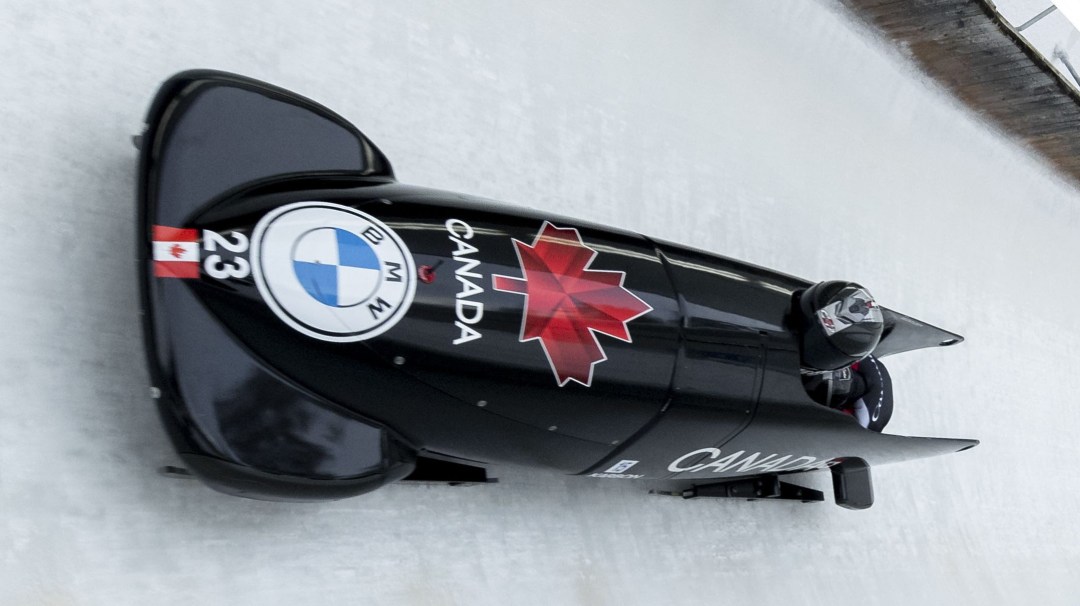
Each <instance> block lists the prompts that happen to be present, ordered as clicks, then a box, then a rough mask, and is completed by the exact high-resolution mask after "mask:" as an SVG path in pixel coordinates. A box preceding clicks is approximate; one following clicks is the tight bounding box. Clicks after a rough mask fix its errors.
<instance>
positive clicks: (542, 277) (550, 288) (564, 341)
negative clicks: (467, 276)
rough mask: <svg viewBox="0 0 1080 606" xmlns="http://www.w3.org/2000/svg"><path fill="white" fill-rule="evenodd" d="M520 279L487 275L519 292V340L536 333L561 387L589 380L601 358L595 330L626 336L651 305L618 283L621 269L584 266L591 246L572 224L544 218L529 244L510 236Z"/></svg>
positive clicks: (497, 286) (589, 261)
mask: <svg viewBox="0 0 1080 606" xmlns="http://www.w3.org/2000/svg"><path fill="white" fill-rule="evenodd" d="M514 245H515V247H516V249H517V255H518V261H519V262H520V263H521V271H522V273H523V274H524V279H522V278H514V277H511V276H492V277H491V282H492V287H493V288H494V289H495V290H499V291H503V292H512V293H517V294H521V295H525V310H524V313H523V314H522V321H521V337H520V338H519V341H521V342H522V343H524V342H526V341H531V340H533V339H538V340H539V341H540V345H541V346H542V347H543V348H544V354H545V355H546V356H547V359H548V362H549V363H550V364H551V370H552V372H554V373H555V380H556V381H557V382H558V383H559V386H560V387H562V386H564V385H566V384H567V383H568V382H569V381H577V382H578V383H581V384H582V385H584V386H586V387H588V386H589V385H591V384H592V374H593V367H594V366H595V365H596V364H597V363H598V362H603V361H604V360H606V359H607V355H606V354H605V353H604V348H603V347H601V346H600V343H599V342H598V341H597V340H596V333H603V334H605V335H608V336H609V337H615V338H616V339H619V340H620V341H625V342H627V343H630V342H631V339H630V331H629V330H628V329H627V327H626V323H627V322H629V321H630V320H633V319H634V318H637V317H640V316H643V315H645V314H646V313H648V312H650V311H652V307H651V306H649V304H647V303H645V302H644V301H642V300H641V299H639V298H638V297H637V296H636V295H634V294H633V293H631V292H630V291H629V290H627V289H626V288H624V287H623V285H622V284H623V280H624V279H625V278H626V272H624V271H610V270H600V269H589V265H590V264H592V261H593V259H594V258H595V257H596V254H597V253H596V251H595V250H593V249H591V248H589V247H588V246H586V245H585V243H584V242H582V241H581V235H580V234H578V231H577V230H576V229H574V228H568V227H555V226H554V225H552V224H551V223H548V222H547V221H545V222H544V225H543V227H541V228H540V233H539V234H537V235H536V239H535V240H533V243H532V244H531V245H529V244H525V243H524V242H521V241H520V240H514Z"/></svg>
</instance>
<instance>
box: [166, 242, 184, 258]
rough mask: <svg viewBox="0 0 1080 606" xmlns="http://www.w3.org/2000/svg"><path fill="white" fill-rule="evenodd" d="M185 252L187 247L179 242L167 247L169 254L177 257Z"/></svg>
mask: <svg viewBox="0 0 1080 606" xmlns="http://www.w3.org/2000/svg"><path fill="white" fill-rule="evenodd" d="M185 252H187V249H186V248H184V247H183V246H180V245H179V244H173V245H172V247H171V248H169V254H170V255H172V256H174V257H176V258H177V259H179V258H180V257H183V256H184V253H185Z"/></svg>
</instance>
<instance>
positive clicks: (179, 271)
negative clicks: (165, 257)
mask: <svg viewBox="0 0 1080 606" xmlns="http://www.w3.org/2000/svg"><path fill="white" fill-rule="evenodd" d="M154 277H157V278H187V279H193V278H198V277H199V264H198V263H188V262H185V261H176V262H173V261H154Z"/></svg>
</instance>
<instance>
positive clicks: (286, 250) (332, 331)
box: [251, 202, 416, 342]
mask: <svg viewBox="0 0 1080 606" xmlns="http://www.w3.org/2000/svg"><path fill="white" fill-rule="evenodd" d="M251 265H252V270H253V272H252V273H253V274H254V276H255V284H256V286H257V287H258V289H259V294H261V295H262V297H263V300H265V301H266V304H267V305H269V306H270V309H272V310H273V311H274V313H275V314H277V316H278V317H279V318H281V320H282V321H284V322H285V323H286V324H288V325H289V326H291V327H293V328H295V329H296V330H298V331H300V332H301V333H303V334H305V335H308V336H310V337H315V338H316V339H322V340H324V341H339V342H345V341H362V340H364V339H370V338H372V337H375V336H378V335H380V334H382V333H383V332H386V331H387V330H389V329H390V328H391V327H393V326H394V325H395V324H397V322H398V320H400V319H401V318H402V316H404V315H405V312H406V311H408V309H409V305H410V304H411V303H412V300H413V295H414V294H415V292H416V278H415V276H416V268H415V265H414V263H413V258H412V254H410V253H409V249H408V248H407V247H406V246H405V243H404V242H402V241H401V238H399V237H398V235H397V234H396V233H394V231H393V230H391V229H390V228H389V227H387V226H386V225H384V224H383V223H382V222H381V221H379V220H378V219H376V218H375V217H372V216H371V215H368V214H366V213H363V212H360V211H358V210H356V209H354V208H350V207H348V206H342V205H340V204H333V203H330V202H297V203H294V204H288V205H286V206H282V207H281V208H278V209H276V210H274V211H273V212H270V213H268V214H267V215H266V216H264V217H263V218H262V219H260V220H259V223H258V224H257V225H256V226H255V231H254V232H253V233H252V237H251Z"/></svg>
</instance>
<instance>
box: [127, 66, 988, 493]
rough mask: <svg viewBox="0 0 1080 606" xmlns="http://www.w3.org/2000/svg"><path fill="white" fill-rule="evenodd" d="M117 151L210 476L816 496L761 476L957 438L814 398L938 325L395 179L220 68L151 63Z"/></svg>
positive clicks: (155, 308) (922, 451)
mask: <svg viewBox="0 0 1080 606" xmlns="http://www.w3.org/2000/svg"><path fill="white" fill-rule="evenodd" d="M137 145H138V147H139V149H140V160H139V181H138V188H139V191H138V213H139V229H138V234H139V236H138V238H139V239H138V255H139V260H140V267H139V272H140V277H141V280H140V283H141V294H142V311H143V314H144V318H145V319H144V330H145V335H146V346H147V354H148V359H149V367H150V374H151V379H152V381H153V387H152V390H151V392H152V394H153V396H154V397H155V398H156V400H157V405H158V407H159V411H160V415H161V418H162V419H163V422H164V425H165V427H166V429H167V432H168V434H169V436H170V438H171V440H172V442H173V444H174V446H175V448H176V450H177V452H178V454H179V455H180V457H181V458H182V460H183V461H184V465H185V468H184V469H186V470H187V471H186V472H185V473H190V474H191V475H194V476H196V477H198V478H200V479H202V480H203V481H204V482H206V483H207V484H209V485H210V486H211V487H213V488H215V489H217V490H220V491H223V492H226V493H231V494H236V495H242V496H247V497H252V498H260V499H276V500H322V499H338V498H343V497H347V496H351V495H357V494H361V493H364V492H367V491H371V490H374V489H376V488H379V487H380V486H383V485H386V484H388V483H391V482H397V481H406V482H409V481H422V482H440V483H448V484H472V483H482V482H487V481H491V480H490V479H489V478H488V473H487V470H488V468H489V466H491V465H496V464H512V465H527V466H534V467H539V468H544V469H548V470H556V471H559V472H563V473H566V474H575V475H584V476H589V477H593V478H600V479H603V480H604V481H612V480H642V481H643V483H644V484H645V485H646V486H647V487H649V488H650V489H651V490H652V491H654V492H657V493H660V494H674V495H680V496H683V497H688V498H689V497H738V498H750V499H797V500H802V501H820V500H823V495H822V494H821V492H819V491H815V490H812V489H808V488H803V487H800V486H798V485H796V484H793V483H790V482H788V481H787V480H788V479H790V476H791V475H792V474H797V473H803V472H807V471H811V470H815V469H830V470H831V473H832V476H833V481H834V482H833V487H834V494H835V498H836V502H837V503H839V504H841V505H843V506H846V507H849V508H864V507H868V506H869V505H870V504H871V503H872V501H873V494H872V488H871V483H870V472H869V469H870V467H871V466H877V465H881V464H884V463H890V462H896V461H903V460H908V459H914V458H920V457H928V456H934V455H940V454H944V453H950V452H957V451H960V450H964V449H967V448H970V447H972V446H974V445H975V444H977V441H975V440H962V439H944V438H923V437H905V436H899V435H890V434H887V433H883V432H881V429H882V428H883V427H884V423H885V422H887V421H888V416H889V414H891V402H892V400H891V388H890V387H889V385H888V381H885V385H884V386H882V385H880V384H879V385H878V386H877V388H876V391H873V390H870V391H866V390H863V391H864V392H865V393H862V392H860V393H859V394H856V395H859V396H861V398H860V399H859V400H858V402H857V403H856V404H859V405H864V406H863V417H865V418H860V417H859V416H858V415H855V416H853V414H847V413H846V412H845V411H844V410H840V409H839V408H843V407H842V406H841V407H837V406H834V405H833V404H834V402H833V400H834V398H836V397H837V394H840V399H841V400H842V399H843V393H841V392H843V391H844V389H847V388H845V387H844V385H846V384H847V385H849V386H850V379H851V378H852V377H853V376H854V375H853V372H854V373H855V374H857V373H859V372H863V373H864V374H865V372H866V371H867V369H875V370H874V372H875V373H876V375H875V376H877V377H879V378H883V379H887V375H883V374H882V373H881V369H883V363H882V362H881V358H884V357H885V356H888V355H892V354H896V353H900V352H905V351H910V350H915V349H920V348H926V347H938V346H946V345H951V344H954V343H957V342H959V341H961V340H962V339H961V337H960V336H958V335H955V334H952V333H950V332H947V331H944V330H941V329H938V328H935V327H933V326H930V325H929V324H926V323H924V322H921V321H917V320H914V319H912V318H909V317H907V316H904V315H903V314H900V313H896V312H894V311H892V310H889V309H886V308H883V307H878V306H877V304H876V303H875V302H874V301H873V299H872V298H871V297H870V296H869V295H868V294H867V293H866V291H865V290H864V289H862V288H861V287H859V286H858V285H855V284H851V283H846V282H837V281H829V282H820V283H816V284H815V283H811V282H808V281H806V280H802V279H799V278H795V277H792V276H788V275H784V274H782V273H779V272H776V271H771V270H768V269H764V268H761V267H757V266H754V265H750V264H747V263H743V262H740V261H736V260H732V259H729V258H725V257H723V256H719V255H716V254H712V253H708V252H702V251H699V250H694V249H691V248H687V247H684V246H680V245H678V244H673V243H670V242H663V241H659V240H655V239H652V238H649V237H647V236H643V235H640V234H636V233H630V232H626V231H621V230H618V229H612V228H610V227H606V226H603V225H595V224H589V223H584V222H581V221H575V220H573V219H568V218H564V217H558V216H552V215H549V214H546V213H543V212H538V211H533V210H526V209H523V208H519V207H512V206H503V205H498V204H495V203H492V202H490V201H486V200H481V199H477V198H474V197H470V196H466V195H461V194H456V193H448V192H443V191H437V190H433V189H427V188H422V187H414V186H409V185H403V184H401V183H398V182H397V181H396V180H395V178H394V172H393V170H392V169H391V165H390V162H389V161H388V160H387V158H386V156H384V155H383V153H382V152H381V151H380V150H379V149H378V148H377V147H376V146H375V144H374V143H372V142H371V141H370V140H369V139H368V138H367V137H365V136H364V135H363V134H362V133H361V132H360V131H359V130H357V129H356V128H355V127H354V126H352V125H351V124H350V123H349V122H347V121H345V120H344V119H342V118H341V117H339V116H338V115H337V114H334V113H333V112H331V111H329V110H328V109H326V108H324V107H322V106H320V105H317V104H315V103H314V102H312V101H310V100H308V99H305V98H303V97H300V96H298V95H296V94H293V93H291V92H289V91H286V90H283V89H280V88H277V87H274V86H271V85H268V84H265V83H262V82H258V81H255V80H251V79H248V78H244V77H241V76H237V75H233V74H227V73H222V72H214V71H189V72H184V73H180V74H178V75H176V76H174V77H172V78H171V79H169V80H168V81H167V82H165V83H164V84H163V85H162V87H161V89H160V90H159V91H158V93H157V96H156V97H155V99H154V100H153V103H152V105H151V107H150V110H149V113H148V116H147V119H146V128H145V130H144V132H143V133H142V134H141V135H140V136H139V137H137ZM860 367H861V368H862V370H861V371H860V370H859V368H860ZM845 381H846V382H847V383H845ZM844 393H846V392H844ZM848 403H849V404H850V402H848ZM847 412H851V411H850V410H849V411H847Z"/></svg>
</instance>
